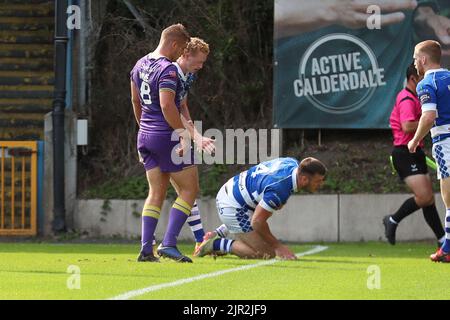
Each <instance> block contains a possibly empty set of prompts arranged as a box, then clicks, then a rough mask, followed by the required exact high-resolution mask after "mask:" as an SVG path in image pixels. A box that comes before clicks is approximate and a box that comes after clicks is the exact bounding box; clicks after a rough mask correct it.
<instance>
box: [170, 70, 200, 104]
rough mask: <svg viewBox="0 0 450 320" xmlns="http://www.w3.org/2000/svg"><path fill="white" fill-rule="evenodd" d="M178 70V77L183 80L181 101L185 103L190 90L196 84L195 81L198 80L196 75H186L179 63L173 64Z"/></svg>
mask: <svg viewBox="0 0 450 320" xmlns="http://www.w3.org/2000/svg"><path fill="white" fill-rule="evenodd" d="M173 64H174V65H175V66H176V67H177V69H178V77H179V78H180V80H181V87H182V90H181V93H180V101H183V99H185V98H186V97H187V95H188V93H189V89H190V88H191V86H192V84H193V83H194V81H195V79H196V78H197V77H196V76H195V74H194V73H187V74H184V73H183V70H181V67H180V65H179V64H178V63H176V62H174V63H173Z"/></svg>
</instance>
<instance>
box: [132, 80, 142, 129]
mask: <svg viewBox="0 0 450 320" xmlns="http://www.w3.org/2000/svg"><path fill="white" fill-rule="evenodd" d="M130 87H131V103H132V104H133V110H134V117H135V118H136V122H137V124H138V125H139V122H140V121H141V115H142V107H141V100H140V99H139V91H138V89H137V88H136V85H135V84H134V82H133V81H130Z"/></svg>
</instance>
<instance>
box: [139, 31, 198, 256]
mask: <svg viewBox="0 0 450 320" xmlns="http://www.w3.org/2000/svg"><path fill="white" fill-rule="evenodd" d="M189 41H190V36H189V34H188V32H187V31H186V29H185V28H184V26H183V25H181V24H176V25H172V26H170V27H168V28H166V29H164V30H163V32H162V34H161V39H160V42H159V45H158V47H157V48H156V50H155V51H154V52H151V53H150V54H148V55H146V56H144V57H143V58H141V59H140V60H139V61H138V62H137V63H136V65H135V67H134V68H133V70H132V71H131V96H132V98H131V99H132V103H133V109H134V113H135V117H136V120H137V121H138V123H139V133H138V139H137V140H138V141H137V147H138V152H139V155H140V158H141V161H142V162H143V164H144V168H145V170H146V175H147V180H148V183H149V189H150V190H149V195H148V197H147V199H146V201H145V205H144V209H143V212H142V240H141V241H142V248H141V252H140V254H139V257H138V261H148V262H157V261H159V259H158V258H156V257H155V256H154V255H153V247H152V240H153V236H154V233H155V229H156V225H157V223H158V219H159V215H160V212H161V207H162V204H163V201H164V199H165V197H166V192H167V188H168V185H169V183H170V182H169V181H170V179H172V180H173V181H174V182H175V183H176V184H177V186H178V189H179V190H178V191H179V192H178V198H177V199H176V200H175V203H174V204H173V206H172V208H171V210H170V214H169V222H168V226H167V229H166V233H165V235H164V239H163V241H162V243H161V245H160V246H159V247H158V249H157V252H158V254H159V255H160V256H164V257H168V258H171V259H174V260H176V261H180V262H192V260H191V259H190V258H188V257H186V256H184V255H183V254H182V253H181V252H180V251H179V250H178V249H177V247H176V244H177V237H178V235H179V233H180V231H181V228H182V226H183V225H184V223H185V222H186V219H187V218H188V216H189V215H190V214H191V209H192V206H193V204H194V201H195V198H196V197H197V193H198V190H199V183H198V171H197V167H196V166H193V163H194V161H193V153H192V150H191V147H190V140H191V137H190V134H189V132H188V130H187V129H186V128H185V127H184V125H183V122H182V119H181V116H180V110H179V108H180V103H181V100H180V93H181V91H182V85H181V81H180V79H179V77H178V70H177V68H176V66H175V65H174V64H173V62H174V61H176V60H177V59H178V58H179V57H180V56H181V54H182V53H183V52H184V50H185V48H186V46H187V44H188V42H189ZM174 136H175V137H176V138H178V139H173V137H174ZM174 140H175V141H174ZM177 140H178V141H177ZM178 146H181V147H178ZM176 154H178V156H181V155H182V156H183V159H181V160H182V161H181V162H180V161H178V160H179V158H178V159H177V158H176V157H175V155H176ZM186 158H187V160H186Z"/></svg>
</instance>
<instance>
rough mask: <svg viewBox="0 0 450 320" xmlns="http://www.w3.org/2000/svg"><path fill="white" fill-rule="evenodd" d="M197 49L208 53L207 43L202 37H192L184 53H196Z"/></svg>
mask: <svg viewBox="0 0 450 320" xmlns="http://www.w3.org/2000/svg"><path fill="white" fill-rule="evenodd" d="M199 51H200V52H203V53H204V54H206V55H208V54H209V44H207V43H206V42H205V41H204V40H203V39H200V38H196V37H192V38H191V41H189V43H188V45H187V47H186V50H185V53H197V52H199Z"/></svg>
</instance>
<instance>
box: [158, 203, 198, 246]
mask: <svg viewBox="0 0 450 320" xmlns="http://www.w3.org/2000/svg"><path fill="white" fill-rule="evenodd" d="M191 210H192V207H191V206H190V205H189V204H188V203H187V202H186V201H184V200H183V199H181V198H180V197H178V198H177V200H175V202H174V204H173V206H172V209H170V213H169V223H168V225H167V230H166V234H165V235H164V239H163V241H162V245H163V246H164V247H175V246H176V245H177V237H178V235H179V234H180V232H181V228H182V227H183V225H184V224H185V222H186V220H187V218H188V217H189V215H190V214H191Z"/></svg>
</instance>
